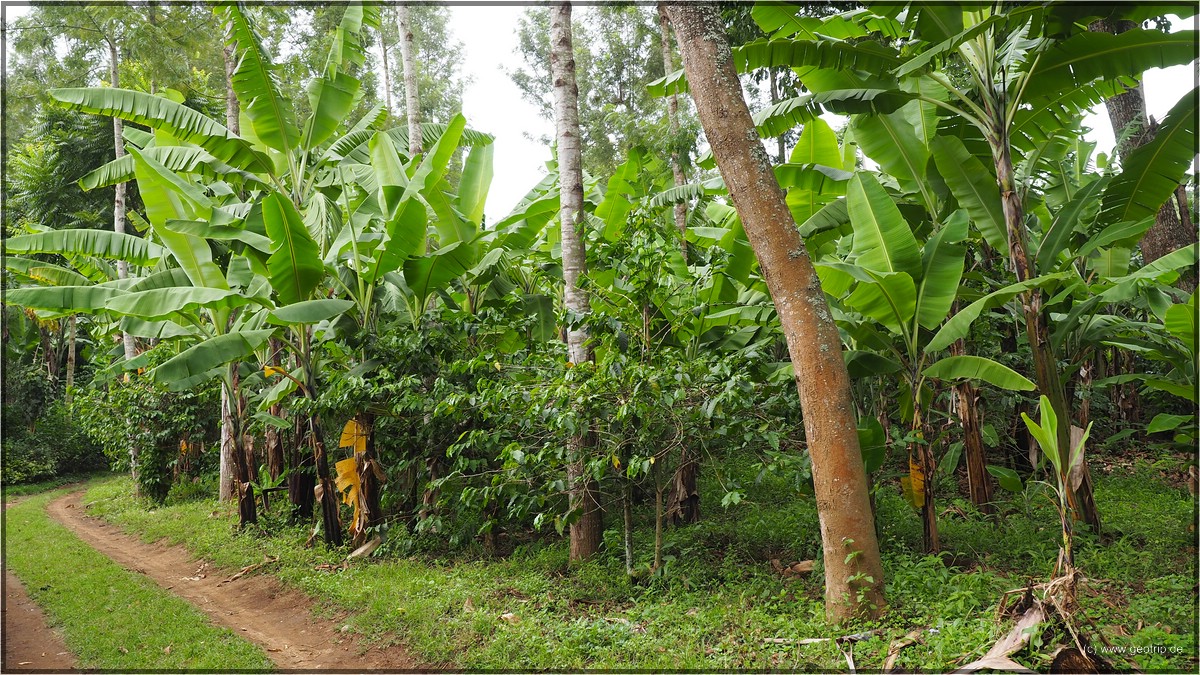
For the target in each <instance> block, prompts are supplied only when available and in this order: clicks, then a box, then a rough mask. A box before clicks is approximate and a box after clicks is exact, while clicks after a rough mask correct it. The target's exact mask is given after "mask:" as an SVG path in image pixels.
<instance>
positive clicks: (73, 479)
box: [4, 471, 112, 499]
mask: <svg viewBox="0 0 1200 675" xmlns="http://www.w3.org/2000/svg"><path fill="white" fill-rule="evenodd" d="M111 475H112V473H111V472H109V471H95V472H92V473H79V474H68V475H65V476H55V477H54V478H48V479H46V480H42V481H38V482H36V483H19V484H16V485H11V484H8V483H5V484H4V497H5V498H6V499H12V498H13V497H25V496H28V495H36V494H39V493H42V492H45V491H47V490H53V489H54V488H56V487H62V486H63V485H68V484H70V483H78V482H81V481H85V480H88V479H91V478H96V477H98V476H111Z"/></svg>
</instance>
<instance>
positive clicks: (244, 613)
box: [46, 493, 418, 670]
mask: <svg viewBox="0 0 1200 675" xmlns="http://www.w3.org/2000/svg"><path fill="white" fill-rule="evenodd" d="M81 495H82V493H73V494H70V495H67V496H66V497H63V498H61V499H57V500H55V501H53V502H50V504H49V506H47V508H46V511H47V512H48V513H49V514H50V517H52V518H54V519H55V520H57V521H59V522H61V523H62V524H64V525H66V526H67V527H68V528H70V529H71V530H72V531H73V532H74V533H75V534H76V535H77V536H78V537H79V538H80V539H82V540H83V541H84V542H85V543H87V544H88V545H89V546H91V547H92V548H95V549H96V550H97V551H99V552H100V553H103V554H104V555H106V556H108V557H109V558H111V559H113V560H114V561H116V562H117V564H119V565H121V566H123V567H125V568H127V569H130V570H133V571H135V572H138V573H141V574H145V575H146V576H147V577H149V578H150V579H151V580H152V581H154V582H155V583H156V584H158V585H159V586H162V587H163V588H165V589H168V590H170V591H171V592H172V593H175V594H176V595H179V596H180V597H182V598H183V599H185V600H187V601H188V602H190V603H192V604H193V605H195V606H196V607H197V608H199V609H200V610H201V611H203V612H204V613H205V614H207V615H208V616H210V617H211V618H212V619H213V621H214V622H216V623H218V624H222V625H225V626H229V627H230V628H232V629H233V630H234V631H236V632H237V633H238V634H239V635H241V636H242V637H244V638H246V639H247V640H250V641H251V642H254V643H256V644H258V645H260V646H262V647H263V648H264V649H265V650H266V652H267V656H268V657H269V658H270V659H271V660H272V661H274V662H275V665H276V666H278V667H279V668H283V669H305V670H309V669H314V670H329V669H335V668H336V669H343V670H344V669H352V670H383V669H393V670H400V669H413V668H417V667H418V664H417V662H416V661H415V660H414V659H413V658H412V657H411V656H409V654H408V653H407V652H405V651H403V650H401V649H400V648H398V647H389V648H386V649H378V648H375V647H362V646H361V645H359V644H357V641H356V639H355V638H354V636H352V635H347V634H345V633H342V632H340V631H339V630H338V628H339V625H338V623H336V622H334V621H330V620H327V619H319V618H316V617H314V616H313V615H312V608H313V601H312V599H311V598H309V597H308V596H306V595H304V594H303V593H300V592H299V591H296V590H293V589H289V588H286V587H285V586H283V584H281V583H280V582H279V581H278V580H277V579H275V578H273V577H270V576H263V575H257V576H246V577H242V578H240V579H238V580H236V581H232V582H229V583H223V581H224V580H225V579H227V578H229V577H230V576H232V573H231V572H227V571H223V570H219V569H217V568H215V567H211V566H209V565H208V563H205V562H203V561H197V560H194V559H193V558H192V556H191V554H189V553H188V552H187V550H186V549H184V548H183V547H179V546H167V545H165V544H162V543H156V544H146V543H143V542H142V541H141V540H140V539H137V538H135V537H131V536H129V535H127V534H125V533H124V532H122V531H121V530H120V529H119V528H117V527H115V526H113V525H110V524H108V523H106V522H104V521H103V520H100V519H98V518H92V517H90V516H88V515H87V514H85V513H84V511H83V507H82V506H81V505H80V498H81Z"/></svg>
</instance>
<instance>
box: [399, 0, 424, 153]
mask: <svg viewBox="0 0 1200 675" xmlns="http://www.w3.org/2000/svg"><path fill="white" fill-rule="evenodd" d="M396 23H397V25H398V26H399V27H400V60H401V62H402V63H403V64H404V107H405V116H406V117H407V118H408V154H409V155H418V154H420V153H421V152H422V151H423V149H422V146H421V98H420V96H419V94H418V90H417V59H416V50H415V48H414V47H413V32H412V29H413V26H412V9H411V8H410V7H409V6H408V5H407V4H399V5H396Z"/></svg>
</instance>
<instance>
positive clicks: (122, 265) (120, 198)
mask: <svg viewBox="0 0 1200 675" xmlns="http://www.w3.org/2000/svg"><path fill="white" fill-rule="evenodd" d="M119 66H120V56H119V54H118V52H117V43H116V42H115V41H113V40H111V39H110V40H109V41H108V77H109V81H110V82H111V83H112V86H113V87H114V88H116V87H120V86H121V79H120V70H119ZM124 132H125V124H124V122H122V121H121V118H119V117H114V118H113V151H114V153H115V155H116V158H117V159H121V158H122V157H124V156H125V138H124V136H123V134H124ZM115 192H116V197H114V198H113V231H115V232H119V233H121V234H124V233H125V194H126V192H125V183H117V185H116V189H115ZM117 278H118V279H128V278H129V263H128V262H126V261H124V260H118V261H117ZM121 344H122V345H123V346H124V348H125V359H126V360H131V359H133V357H135V356H137V348H136V346H135V345H134V342H133V336H132V335H130V334H129V333H121Z"/></svg>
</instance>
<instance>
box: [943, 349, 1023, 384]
mask: <svg viewBox="0 0 1200 675" xmlns="http://www.w3.org/2000/svg"><path fill="white" fill-rule="evenodd" d="M924 373H925V375H927V376H928V377H935V378H937V379H939V380H980V381H983V382H987V383H989V384H992V385H995V386H997V387H1000V388H1001V389H1011V390H1014V391H1033V390H1034V389H1036V388H1037V387H1036V386H1035V385H1034V384H1033V382H1031V381H1030V380H1029V378H1027V377H1025V376H1024V375H1022V374H1020V373H1018V372H1017V371H1015V370H1013V369H1012V368H1009V367H1008V366H1006V365H1004V364H1002V363H997V362H995V361H993V360H991V359H985V358H983V357H981V356H969V355H968V356H948V357H946V358H944V359H942V360H940V361H938V362H937V363H934V364H933V365H931V366H929V367H928V368H926V369H925V371H924Z"/></svg>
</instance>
